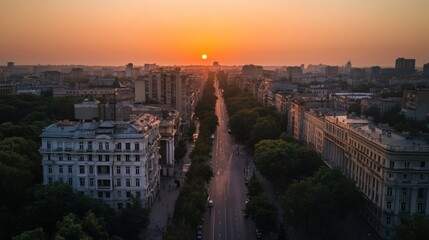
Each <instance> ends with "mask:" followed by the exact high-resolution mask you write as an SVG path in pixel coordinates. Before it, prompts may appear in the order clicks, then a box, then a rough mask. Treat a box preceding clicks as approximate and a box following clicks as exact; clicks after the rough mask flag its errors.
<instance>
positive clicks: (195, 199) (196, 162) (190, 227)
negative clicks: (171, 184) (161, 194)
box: [164, 73, 218, 240]
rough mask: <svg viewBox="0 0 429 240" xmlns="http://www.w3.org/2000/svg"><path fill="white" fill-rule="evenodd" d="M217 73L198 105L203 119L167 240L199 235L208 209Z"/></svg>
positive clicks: (185, 239)
mask: <svg viewBox="0 0 429 240" xmlns="http://www.w3.org/2000/svg"><path fill="white" fill-rule="evenodd" d="M213 84H214V73H209V76H208V80H207V83H206V85H205V87H204V90H203V97H202V99H201V100H200V101H199V102H198V105H197V107H196V111H195V113H196V116H197V117H198V119H199V134H198V139H197V140H196V142H195V147H194V149H193V151H192V152H191V154H190V158H191V160H192V162H191V163H192V164H191V166H190V167H189V170H188V172H187V173H186V180H185V183H184V186H183V188H182V190H181V191H180V194H179V196H178V198H177V200H176V204H175V208H174V216H173V219H174V222H173V224H171V225H169V226H168V228H167V232H166V234H165V236H164V239H166V240H170V239H171V240H173V239H174V240H182V239H183V240H187V239H193V238H195V234H196V228H197V226H198V225H199V224H201V219H202V217H203V214H204V212H205V211H206V209H207V196H208V192H207V184H208V183H209V181H210V179H211V178H212V177H213V171H212V168H211V166H210V165H209V164H208V160H209V154H210V152H211V149H212V142H211V140H210V139H211V138H210V136H211V135H212V134H213V133H214V131H215V130H216V127H217V125H218V119H217V116H216V115H215V104H216V96H215V95H214V85H213Z"/></svg>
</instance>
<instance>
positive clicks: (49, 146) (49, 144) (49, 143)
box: [46, 141, 52, 149]
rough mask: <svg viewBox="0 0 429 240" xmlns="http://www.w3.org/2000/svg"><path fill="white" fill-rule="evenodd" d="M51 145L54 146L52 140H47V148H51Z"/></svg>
mask: <svg viewBox="0 0 429 240" xmlns="http://www.w3.org/2000/svg"><path fill="white" fill-rule="evenodd" d="M51 147H52V146H51V141H47V142H46V148H47V149H51Z"/></svg>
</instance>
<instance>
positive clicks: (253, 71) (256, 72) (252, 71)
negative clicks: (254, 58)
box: [241, 64, 264, 79]
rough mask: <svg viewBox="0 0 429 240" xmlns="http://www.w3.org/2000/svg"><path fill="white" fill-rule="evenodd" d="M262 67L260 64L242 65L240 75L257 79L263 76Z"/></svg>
mask: <svg viewBox="0 0 429 240" xmlns="http://www.w3.org/2000/svg"><path fill="white" fill-rule="evenodd" d="M263 70H264V69H263V68H262V66H256V65H253V64H251V65H244V66H243V68H242V69H241V76H242V77H243V78H251V79H257V78H260V77H262V76H263Z"/></svg>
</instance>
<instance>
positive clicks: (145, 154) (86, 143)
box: [40, 114, 160, 209]
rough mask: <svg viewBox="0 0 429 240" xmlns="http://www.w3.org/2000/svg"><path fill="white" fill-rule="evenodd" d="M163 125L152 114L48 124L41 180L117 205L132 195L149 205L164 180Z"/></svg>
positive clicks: (42, 136)
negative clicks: (161, 137)
mask: <svg viewBox="0 0 429 240" xmlns="http://www.w3.org/2000/svg"><path fill="white" fill-rule="evenodd" d="M159 125H160V121H159V120H158V119H157V118H156V117H154V116H153V115H150V114H143V115H139V116H137V117H135V119H132V120H131V121H129V122H113V121H104V122H96V121H93V122H69V121H61V122H58V123H56V124H52V125H50V126H48V127H47V128H46V129H45V130H44V131H43V133H42V134H41V138H42V146H41V148H40V153H41V155H42V165H43V183H44V184H52V183H53V182H55V181H62V182H65V183H68V184H70V185H72V186H73V188H74V189H75V190H76V191H78V192H82V193H84V194H85V195H88V196H91V197H93V198H98V199H101V200H103V201H104V202H106V203H107V204H109V205H110V206H112V207H114V208H118V209H119V208H122V207H124V205H125V204H126V203H127V200H128V199H129V198H130V197H131V196H135V197H138V198H140V199H141V201H142V203H143V204H144V205H145V206H150V205H151V203H152V202H153V199H154V197H155V196H156V194H157V193H158V191H159V183H160V165H159V159H160V155H159V139H160V133H159Z"/></svg>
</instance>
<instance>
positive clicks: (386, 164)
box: [303, 111, 429, 239]
mask: <svg viewBox="0 0 429 240" xmlns="http://www.w3.org/2000/svg"><path fill="white" fill-rule="evenodd" d="M303 133H304V136H303V139H304V141H306V142H307V143H308V144H309V145H312V146H314V147H315V149H316V151H318V152H319V153H321V155H322V157H323V159H324V161H325V162H326V163H327V164H329V165H330V166H331V167H339V168H340V169H341V171H342V172H343V174H344V175H345V176H347V177H349V178H351V179H353V180H354V181H355V183H356V186H357V187H358V188H359V189H360V191H361V192H362V194H363V195H364V197H365V199H366V202H365V208H364V209H365V211H363V215H364V217H365V218H366V219H367V221H368V222H369V223H370V224H371V226H372V227H373V228H374V229H375V230H376V231H377V232H378V234H379V235H380V236H381V238H383V239H392V238H393V236H394V229H395V225H398V224H400V223H401V218H412V217H413V216H414V215H422V216H425V217H428V216H429V195H428V192H429V184H428V183H429V145H428V143H427V142H426V141H424V140H423V139H422V138H420V137H411V136H408V135H401V134H398V133H395V132H392V131H389V130H387V128H386V127H385V126H375V125H374V124H373V123H372V122H371V121H369V120H368V119H364V118H356V117H350V116H347V115H338V116H336V115H326V116H324V115H323V114H317V113H316V112H307V111H306V113H305V114H304V131H303ZM321 146H323V148H322V149H321V148H320V147H321Z"/></svg>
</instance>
